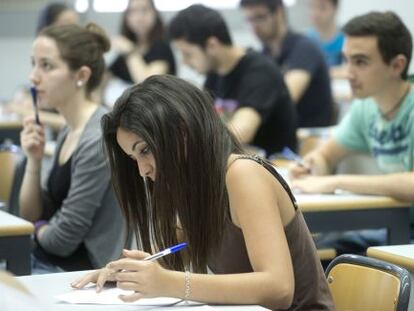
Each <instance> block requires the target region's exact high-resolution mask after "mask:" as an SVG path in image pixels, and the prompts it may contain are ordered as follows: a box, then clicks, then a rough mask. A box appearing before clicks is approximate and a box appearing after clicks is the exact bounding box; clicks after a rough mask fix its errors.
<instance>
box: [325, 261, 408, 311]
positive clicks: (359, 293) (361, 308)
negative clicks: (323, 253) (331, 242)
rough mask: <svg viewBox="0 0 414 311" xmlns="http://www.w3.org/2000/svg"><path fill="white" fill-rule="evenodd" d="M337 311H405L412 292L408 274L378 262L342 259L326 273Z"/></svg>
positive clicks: (332, 263)
mask: <svg viewBox="0 0 414 311" xmlns="http://www.w3.org/2000/svg"><path fill="white" fill-rule="evenodd" d="M326 275H327V279H328V284H329V288H330V290H331V293H332V296H333V299H334V302H335V308H336V310H337V311H351V310H352V311H366V310H376V311H392V310H395V311H406V310H408V302H409V298H410V290H411V277H410V274H409V272H408V271H407V270H405V269H404V268H401V267H399V266H396V265H393V264H390V263H387V262H384V261H380V260H377V259H373V258H369V257H364V256H358V255H341V256H339V257H337V258H335V259H334V260H333V261H332V262H331V264H330V265H329V266H328V268H327V270H326Z"/></svg>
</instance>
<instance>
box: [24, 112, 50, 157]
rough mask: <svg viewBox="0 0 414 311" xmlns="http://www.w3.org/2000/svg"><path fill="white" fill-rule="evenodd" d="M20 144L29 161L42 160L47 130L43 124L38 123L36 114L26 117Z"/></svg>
mask: <svg viewBox="0 0 414 311" xmlns="http://www.w3.org/2000/svg"><path fill="white" fill-rule="evenodd" d="M20 144H21V146H22V149H23V151H24V153H25V154H26V156H27V158H28V159H29V161H36V162H40V161H41V160H42V158H43V155H44V150H45V131H44V127H43V125H42V124H36V120H35V117H34V116H29V117H26V118H25V119H24V121H23V130H22V132H21V133H20Z"/></svg>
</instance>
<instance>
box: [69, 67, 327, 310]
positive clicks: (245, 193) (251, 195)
mask: <svg viewBox="0 0 414 311" xmlns="http://www.w3.org/2000/svg"><path fill="white" fill-rule="evenodd" d="M212 103H213V101H212V98H211V97H210V96H209V95H208V94H207V93H205V92H203V91H201V90H199V89H198V88H196V87H195V86H193V85H192V84H190V83H188V82H185V81H184V80H181V79H179V78H176V77H173V76H168V75H164V76H152V77H150V78H148V79H147V80H145V81H144V82H142V83H141V84H138V85H136V86H133V87H131V88H130V89H128V90H126V91H125V92H124V94H123V95H122V96H121V97H120V98H119V99H118V100H117V102H116V104H115V106H114V109H113V111H112V112H111V113H108V114H107V115H105V116H104V117H103V119H102V127H103V131H104V139H105V145H106V148H107V154H108V155H109V162H110V165H111V170H112V176H113V182H114V187H115V189H116V193H117V196H118V199H119V202H120V206H121V208H122V210H123V211H124V215H126V218H127V221H128V224H129V228H130V230H128V232H135V236H136V238H137V241H138V246H139V247H140V248H142V249H143V251H128V250H125V251H124V256H125V258H123V259H120V260H118V261H115V262H111V263H109V264H108V265H107V266H106V267H105V268H103V269H101V270H97V271H94V272H92V273H90V274H87V275H86V276H84V277H83V278H81V279H80V280H77V281H74V282H73V283H72V286H73V287H75V288H81V287H83V286H85V285H86V284H87V283H88V282H89V281H92V282H97V288H98V290H100V289H101V288H102V286H103V284H104V283H105V282H106V281H117V286H118V287H120V288H122V289H129V290H133V291H135V292H134V293H132V294H131V295H126V296H122V297H121V299H123V300H124V301H134V300H137V299H139V298H142V297H155V296H167V297H176V298H181V299H186V300H187V299H191V300H197V301H201V302H207V303H219V304H259V305H263V306H265V307H268V308H272V309H287V310H310V309H318V310H333V302H332V298H331V295H330V292H329V289H328V286H327V282H326V279H325V276H324V273H323V270H322V267H321V264H320V261H319V258H318V256H317V253H316V249H315V246H314V244H313V241H312V238H311V235H310V233H309V230H308V228H307V226H306V224H305V221H304V219H303V216H302V214H301V212H300V210H298V208H297V206H296V203H295V200H294V198H293V195H292V194H291V192H290V190H289V187H288V186H287V185H286V183H285V182H284V181H283V179H282V178H281V177H280V176H279V175H278V174H277V173H276V171H275V170H274V168H273V166H271V165H270V164H268V163H267V162H265V160H262V159H261V158H258V157H252V156H247V155H244V154H242V151H241V147H240V144H239V142H237V141H236V139H235V138H234V136H233V135H232V134H231V133H230V131H229V130H228V129H227V127H226V126H225V124H224V123H223V122H222V121H221V120H220V117H219V116H218V115H217V113H216V112H215V110H214V107H213V104H212ZM182 241H185V242H186V243H187V244H188V247H187V249H186V250H187V251H186V250H184V251H182V252H178V253H175V254H172V255H169V256H165V257H162V259H161V260H159V262H156V261H144V260H142V259H144V258H145V257H147V256H149V253H156V252H158V251H160V250H163V249H165V248H168V247H169V246H171V245H175V244H177V243H178V242H182ZM183 253H185V254H184V255H183ZM207 265H208V266H209V268H210V269H211V270H212V271H213V272H214V273H216V274H215V275H211V274H207V273H206V272H207V271H206V270H207V269H206V268H207ZM190 266H191V268H192V273H190V271H189V267H190ZM184 269H186V272H181V271H183V270H184Z"/></svg>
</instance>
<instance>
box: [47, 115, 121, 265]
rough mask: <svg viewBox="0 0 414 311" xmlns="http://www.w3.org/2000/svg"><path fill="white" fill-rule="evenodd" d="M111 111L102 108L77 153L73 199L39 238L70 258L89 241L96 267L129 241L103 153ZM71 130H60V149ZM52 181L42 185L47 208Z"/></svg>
mask: <svg viewBox="0 0 414 311" xmlns="http://www.w3.org/2000/svg"><path fill="white" fill-rule="evenodd" d="M106 112H107V111H106V110H105V108H103V107H99V108H98V109H97V110H96V111H95V112H94V114H93V115H92V116H91V118H90V119H89V121H88V123H87V124H86V126H85V129H84V130H83V133H82V135H81V137H80V139H79V143H78V146H77V147H76V149H75V151H74V153H73V155H72V163H71V184H70V189H69V192H68V195H67V197H66V199H65V200H64V201H63V204H62V207H61V208H60V209H59V210H58V211H57V212H56V213H55V214H54V215H53V217H52V218H51V219H50V222H49V226H48V227H47V229H46V230H45V232H44V234H42V236H41V239H40V240H39V243H40V245H41V246H42V248H43V249H44V250H45V251H47V252H48V253H50V254H53V255H58V256H63V257H64V256H69V255H70V254H71V253H72V252H74V251H75V250H76V248H77V247H78V246H79V245H80V244H81V243H82V242H84V244H85V247H86V249H87V251H88V254H89V258H90V259H91V262H92V265H93V266H94V267H95V268H99V267H102V266H103V265H105V264H106V263H107V262H108V261H111V260H114V259H117V258H119V257H120V255H121V251H122V248H123V246H124V238H125V224H124V221H123V217H122V213H121V210H120V208H119V207H118V204H117V202H116V199H115V196H114V193H113V190H112V186H111V183H110V178H111V177H110V170H109V166H108V163H107V162H106V159H105V155H104V152H103V145H102V134H101V127H100V120H101V117H102V115H103V114H104V113H106ZM67 132H68V128H64V129H63V130H62V131H61V132H60V134H59V136H58V140H57V149H56V150H59V148H60V146H61V145H62V144H63V138H64V137H65V136H66V134H67ZM57 156H58V155H57V154H55V155H54V157H57ZM53 160H55V159H53ZM48 176H49V174H47V178H48ZM47 178H46V179H45V180H44V181H43V183H42V184H43V196H44V197H43V202H44V203H43V204H47V202H48V201H50V200H48V198H47V193H48V191H47V182H46V181H47Z"/></svg>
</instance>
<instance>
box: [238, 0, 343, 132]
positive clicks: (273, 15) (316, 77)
mask: <svg viewBox="0 0 414 311" xmlns="http://www.w3.org/2000/svg"><path fill="white" fill-rule="evenodd" d="M240 6H241V8H242V10H243V12H244V13H245V16H246V21H247V22H248V23H249V24H250V25H251V27H252V30H253V32H254V33H255V35H256V36H257V38H258V39H259V40H260V41H261V42H262V43H263V54H265V55H266V56H268V57H269V58H270V59H271V60H273V61H274V62H275V63H276V64H277V65H278V66H279V67H280V69H281V71H282V73H283V75H284V80H285V82H286V85H287V88H288V90H289V94H290V97H291V98H292V102H293V103H294V105H295V106H296V112H297V116H298V127H321V126H329V125H332V124H333V123H335V120H334V117H335V115H334V102H333V99H332V92H331V83H330V79H329V72H328V66H327V65H326V63H325V59H324V56H323V54H322V52H321V51H320V50H319V48H318V47H317V46H316V44H315V43H314V42H313V41H312V40H311V39H309V38H307V37H306V36H304V35H302V34H299V33H296V32H293V31H292V30H291V29H290V28H289V27H288V24H287V17H286V16H287V12H286V9H285V6H284V4H283V1H282V0H241V1H240Z"/></svg>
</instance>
